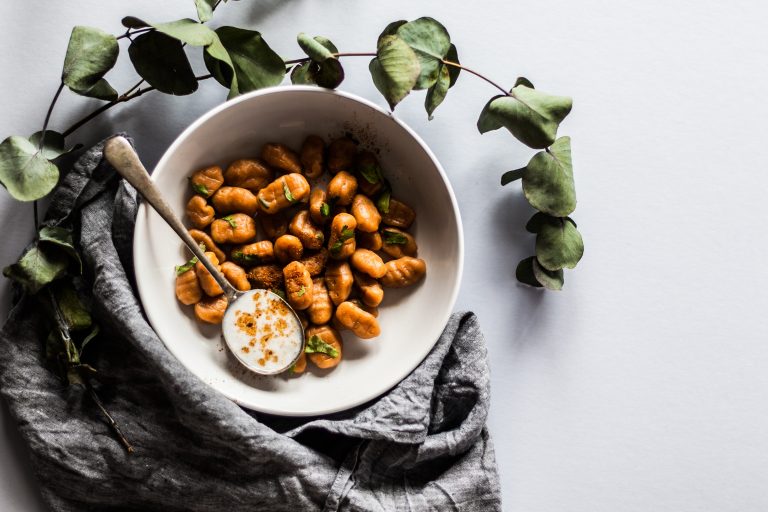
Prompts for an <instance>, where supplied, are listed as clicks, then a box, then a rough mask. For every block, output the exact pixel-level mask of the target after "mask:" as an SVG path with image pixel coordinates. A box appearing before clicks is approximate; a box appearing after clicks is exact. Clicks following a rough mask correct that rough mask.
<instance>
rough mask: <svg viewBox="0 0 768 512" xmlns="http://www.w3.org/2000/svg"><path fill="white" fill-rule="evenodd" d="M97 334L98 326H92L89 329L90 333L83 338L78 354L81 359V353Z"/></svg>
mask: <svg viewBox="0 0 768 512" xmlns="http://www.w3.org/2000/svg"><path fill="white" fill-rule="evenodd" d="M98 334H99V326H98V325H94V326H93V328H92V329H91V332H89V333H88V336H86V337H85V338H83V342H82V343H81V344H80V352H79V353H78V356H79V357H83V351H84V350H85V347H86V345H88V344H89V343H90V342H91V341H93V339H94V338H95V337H96V336H97V335H98Z"/></svg>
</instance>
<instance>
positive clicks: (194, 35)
mask: <svg viewBox="0 0 768 512" xmlns="http://www.w3.org/2000/svg"><path fill="white" fill-rule="evenodd" d="M149 26H151V27H154V28H155V29H156V30H157V31H158V32H162V33H163V34H166V35H168V36H171V37H173V38H174V39H178V40H179V41H181V42H182V43H187V44H188V45H190V46H208V45H209V44H211V43H213V40H214V38H215V37H216V35H215V33H214V32H213V30H211V29H210V28H208V26H206V25H203V24H202V23H198V22H196V21H195V20H193V19H190V18H184V19H181V20H176V21H169V22H167V23H150V24H149Z"/></svg>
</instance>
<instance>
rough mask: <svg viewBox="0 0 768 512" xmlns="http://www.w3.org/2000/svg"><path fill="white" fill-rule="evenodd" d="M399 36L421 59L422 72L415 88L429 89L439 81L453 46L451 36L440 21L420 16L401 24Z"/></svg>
mask: <svg viewBox="0 0 768 512" xmlns="http://www.w3.org/2000/svg"><path fill="white" fill-rule="evenodd" d="M397 36H398V37H400V39H402V40H403V41H405V43H406V44H407V45H408V46H410V47H411V48H412V49H413V51H414V52H416V55H417V57H418V59H419V65H420V73H419V77H418V80H417V81H416V85H415V87H414V88H415V89H428V88H430V87H432V86H433V85H434V84H435V82H437V80H438V77H439V74H440V66H441V65H442V62H443V58H444V57H445V56H446V55H447V53H448V50H450V48H451V37H450V36H449V35H448V31H447V30H446V29H445V27H444V26H443V25H442V24H440V23H439V22H438V21H436V20H434V19H432V18H427V17H424V18H419V19H417V20H413V21H410V22H408V23H405V24H404V25H401V26H400V27H398V29H397Z"/></svg>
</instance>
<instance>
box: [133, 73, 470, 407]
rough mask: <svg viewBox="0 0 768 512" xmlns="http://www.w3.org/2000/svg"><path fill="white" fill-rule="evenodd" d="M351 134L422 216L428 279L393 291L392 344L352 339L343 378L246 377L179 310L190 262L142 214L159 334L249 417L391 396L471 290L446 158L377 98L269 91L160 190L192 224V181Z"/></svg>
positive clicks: (315, 374)
mask: <svg viewBox="0 0 768 512" xmlns="http://www.w3.org/2000/svg"><path fill="white" fill-rule="evenodd" d="M347 132H349V133H352V134H353V135H354V136H355V137H357V138H358V139H359V140H360V141H361V144H362V145H363V146H367V147H371V148H378V149H379V150H380V155H379V158H380V162H381V164H382V168H383V169H384V174H385V176H386V177H387V178H388V179H389V180H390V182H391V183H392V188H393V191H394V193H393V195H394V196H395V197H398V198H402V199H403V200H404V201H405V202H407V203H408V204H410V205H412V206H413V207H414V208H415V210H416V213H417V220H416V223H415V224H414V228H413V230H412V232H413V234H414V235H415V237H416V240H417V243H418V245H419V257H420V258H423V259H424V260H425V261H426V262H427V276H426V279H424V280H423V281H422V282H421V283H420V284H418V285H417V286H415V287H412V288H406V289H402V290H386V293H385V298H384V302H383V304H382V307H381V308H380V315H379V321H380V323H381V331H382V334H381V336H379V337H378V338H375V339H372V340H359V339H357V338H355V337H354V336H353V335H351V334H350V333H349V332H345V333H344V356H343V357H344V358H343V360H342V362H341V363H340V364H339V366H338V367H336V368H335V369H333V370H332V371H319V370H311V371H309V372H307V373H306V374H304V375H302V376H299V377H285V376H277V377H258V376H255V375H253V374H251V373H249V372H247V370H245V369H244V368H242V367H241V366H240V365H239V364H238V363H237V362H236V361H235V360H234V357H233V356H232V355H231V354H229V353H228V351H227V350H226V349H225V345H224V343H223V341H222V340H221V338H220V329H218V328H216V327H214V326H201V325H200V324H198V323H197V321H195V319H194V313H193V310H192V308H191V307H188V306H183V305H181V304H180V303H179V302H178V301H177V300H176V298H175V296H174V271H173V268H174V265H178V264H180V263H181V262H183V261H184V260H186V259H187V258H188V254H187V253H186V252H185V250H184V249H183V247H182V243H181V241H180V240H179V239H178V238H177V237H176V235H175V234H174V233H173V231H171V229H170V228H169V227H168V226H167V225H166V224H165V222H164V221H163V220H162V219H161V218H160V216H159V215H157V214H156V213H155V212H154V211H153V210H151V209H150V208H149V207H147V205H145V204H142V206H141V208H140V209H139V213H138V217H137V219H136V232H135V235H134V263H135V267H136V279H137V283H138V287H139V294H140V297H141V301H142V303H143V305H144V309H145V311H146V313H147V316H148V318H149V321H150V322H151V324H152V327H154V329H155V331H156V332H157V334H158V335H159V336H160V338H161V339H162V340H163V342H164V343H165V345H166V346H167V347H168V350H170V351H171V352H172V353H173V354H174V356H176V357H177V358H178V359H179V361H181V363H182V364H183V365H184V366H186V367H187V368H188V369H189V370H190V371H191V372H192V373H194V374H195V375H196V376H197V377H199V378H200V379H201V380H203V381H204V382H206V383H207V384H209V385H210V386H212V387H213V388H215V389H216V390H218V391H220V392H221V393H222V394H224V395H225V396H227V397H229V398H230V399H232V400H234V401H235V402H237V403H238V404H240V405H242V406H243V407H247V408H249V409H254V410H257V411H262V412H266V413H271V414H280V415H287V416H310V415H318V414H326V413H331V412H336V411H340V410H343V409H347V408H350V407H353V406H355V405H359V404H361V403H364V402H366V401H368V400H371V399H373V398H375V397H377V396H378V395H380V394H382V393H384V392H385V391H387V390H388V389H390V388H391V387H393V386H394V385H395V384H397V383H398V382H399V381H400V380H402V379H403V378H404V377H405V376H406V375H408V373H410V372H411V370H413V369H414V368H415V367H416V366H417V365H418V364H419V363H420V362H421V361H422V360H423V359H424V357H425V356H426V355H427V354H428V353H429V351H430V349H431V348H432V347H433V346H434V344H435V342H436V341H437V339H438V337H439V336H440V333H441V332H442V329H443V327H444V326H445V323H446V321H447V320H448V317H449V315H450V313H451V311H452V309H453V306H454V303H455V301H456V295H457V294H458V290H459V283H460V282H461V274H462V268H463V255H464V245H463V237H462V230H461V219H460V217H459V210H458V207H457V205H456V199H455V197H454V194H453V191H452V190H451V186H450V184H449V183H448V179H447V178H446V175H445V172H444V171H443V169H442V168H441V167H440V164H439V163H438V161H437V159H436V158H435V156H434V155H433V154H432V152H431V151H430V150H429V148H428V147H427V146H426V145H425V144H424V142H423V141H422V140H421V139H420V138H419V136H418V135H416V134H415V133H414V132H413V131H412V130H411V129H410V128H408V127H407V126H406V125H405V124H403V123H402V122H401V121H398V120H397V119H395V118H394V117H392V115H391V114H389V113H388V112H386V111H384V110H382V109H381V108H379V107H378V106H376V105H374V104H373V103H371V102H369V101H367V100H365V99H362V98H360V97H357V96H354V95H351V94H347V93H342V92H334V91H329V90H326V89H320V88H317V87H297V86H284V87H275V88H271V89H264V90H261V91H256V92H253V93H250V94H246V95H244V96H241V97H238V98H236V99H234V100H232V101H229V102H226V103H224V104H223V105H220V106H219V107H217V108H214V109H213V110H211V111H210V112H208V113H207V114H205V115H204V116H202V117H201V118H200V119H198V120H197V121H196V122H194V123H193V124H192V125H191V126H190V127H189V128H187V129H186V130H185V131H184V132H183V133H182V134H181V135H180V136H179V137H178V138H177V139H176V141H175V142H174V143H173V144H172V145H171V147H170V148H168V151H166V153H165V155H164V156H163V158H162V159H161V160H160V163H159V164H158V165H157V167H156V168H155V170H154V173H153V176H152V179H153V180H154V182H155V184H156V185H157V186H158V187H159V188H160V190H161V191H162V192H163V194H164V195H165V197H166V198H167V200H168V202H169V203H170V204H171V206H173V207H174V209H175V210H176V212H177V213H178V214H179V215H180V216H182V215H183V213H184V205H185V203H186V201H187V199H188V197H189V188H188V183H187V177H188V176H189V175H190V174H191V173H192V172H194V171H195V170H197V169H199V168H201V167H204V166H208V165H212V164H219V165H222V166H224V165H226V164H227V163H228V162H230V161H232V160H234V159H237V158H247V157H252V156H256V155H258V153H259V150H260V148H261V145H262V144H263V143H265V142H270V141H275V142H282V143H286V144H288V145H289V146H291V147H294V148H297V149H298V148H299V147H300V146H301V143H302V141H303V140H304V137H305V136H306V135H308V134H318V135H320V136H322V137H324V138H325V139H326V140H330V138H332V137H338V136H340V135H342V134H344V133H347ZM311 367H312V365H311V364H309V365H308V368H311Z"/></svg>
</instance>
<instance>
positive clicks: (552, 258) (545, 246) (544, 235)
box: [536, 216, 584, 271]
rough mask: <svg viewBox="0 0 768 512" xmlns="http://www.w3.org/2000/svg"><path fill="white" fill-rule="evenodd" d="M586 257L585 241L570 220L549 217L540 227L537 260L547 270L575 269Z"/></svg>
mask: <svg viewBox="0 0 768 512" xmlns="http://www.w3.org/2000/svg"><path fill="white" fill-rule="evenodd" d="M583 255H584V240H582V238H581V234H580V233H579V230H578V229H576V226H575V225H574V223H573V221H571V219H570V218H568V217H566V218H562V217H549V216H547V219H546V221H544V222H542V223H541V224H540V226H539V227H538V234H537V236H536V259H537V260H538V262H539V264H540V265H541V266H542V267H544V268H545V269H547V270H550V271H555V270H560V269H562V268H574V267H576V265H577V264H578V263H579V260H581V257H582V256H583Z"/></svg>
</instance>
